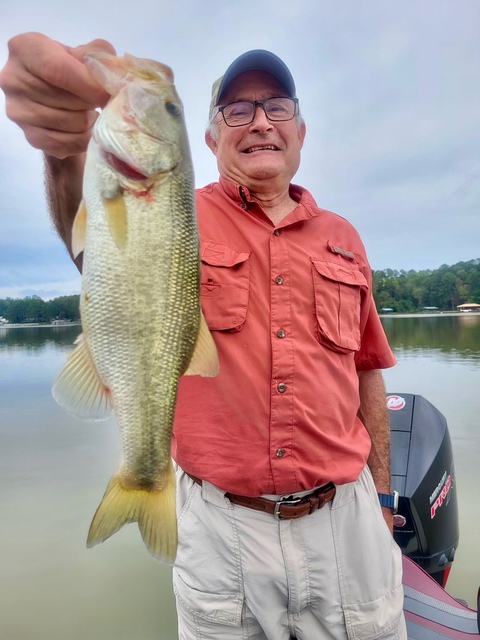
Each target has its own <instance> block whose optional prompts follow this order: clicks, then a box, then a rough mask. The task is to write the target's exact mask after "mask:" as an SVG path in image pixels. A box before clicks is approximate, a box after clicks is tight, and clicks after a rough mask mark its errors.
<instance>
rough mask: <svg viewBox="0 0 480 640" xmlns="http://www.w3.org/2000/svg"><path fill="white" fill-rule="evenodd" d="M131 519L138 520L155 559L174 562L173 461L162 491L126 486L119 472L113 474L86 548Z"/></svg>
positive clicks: (175, 543)
mask: <svg viewBox="0 0 480 640" xmlns="http://www.w3.org/2000/svg"><path fill="white" fill-rule="evenodd" d="M129 522H138V528H139V529H140V532H141V534H142V538H143V541H144V542H145V545H146V547H147V549H148V550H149V552H150V553H151V554H152V556H153V557H154V558H157V560H160V562H165V563H167V564H172V563H173V561H174V560H175V556H176V553H177V515H176V509H175V473H174V471H173V466H172V463H171V462H170V465H169V469H168V474H167V483H166V486H165V488H164V489H162V490H161V491H146V490H145V489H125V488H124V487H123V486H122V483H121V479H120V477H119V476H118V475H114V476H113V477H112V479H111V480H110V482H109V484H108V487H107V490H106V491H105V495H104V496H103V500H102V502H101V503H100V506H99V507H98V509H97V511H96V513H95V515H94V517H93V520H92V524H91V525H90V530H89V532H88V537H87V547H94V546H95V545H96V544H98V543H100V542H103V541H104V540H106V539H107V538H110V536H112V535H113V534H114V533H116V532H117V531H118V530H119V529H121V528H122V527H123V525H124V524H127V523H129Z"/></svg>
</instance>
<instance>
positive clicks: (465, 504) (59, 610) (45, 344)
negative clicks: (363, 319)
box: [0, 314, 480, 640]
mask: <svg viewBox="0 0 480 640" xmlns="http://www.w3.org/2000/svg"><path fill="white" fill-rule="evenodd" d="M383 322H384V326H385V330H386V332H387V334H388V336H389V339H390V342H391V345H392V347H393V349H394V351H395V353H396V356H397V359H398V365H397V366H396V367H394V368H392V369H390V370H387V371H385V373H384V375H385V381H386V385H387V389H388V390H389V391H390V392H397V393H416V394H420V395H423V396H424V397H425V398H427V399H428V400H429V401H430V402H432V403H433V404H434V405H435V406H436V407H437V408H438V409H439V410H440V411H441V412H442V413H443V414H444V415H445V417H446V418H447V421H448V423H449V428H450V435H451V438H452V445H453V450H454V457H455V469H456V474H457V490H458V498H459V510H460V545H459V549H458V552H457V556H456V559H455V562H454V564H453V568H452V571H451V574H450V578H449V581H448V585H447V586H448V591H449V592H450V593H452V595H454V596H456V597H460V598H463V599H464V600H466V601H467V602H468V603H469V604H470V605H471V606H475V600H476V591H477V587H478V585H479V584H480V558H479V554H478V532H477V529H476V527H477V526H478V523H479V522H480V500H479V499H478V495H477V490H478V488H479V486H480V482H479V481H480V464H479V460H478V457H479V451H480V430H479V429H478V426H477V423H478V406H479V386H480V385H479V382H480V316H479V315H470V314H465V315H464V316H461V317H450V316H449V317H447V316H441V315H438V316H437V317H433V318H427V317H416V318H393V317H391V318H385V319H384V320H383ZM78 333H79V327H72V326H67V327H55V328H20V329H5V328H0V438H1V440H0V442H1V446H0V487H1V489H0V509H1V514H0V522H1V526H0V638H1V640H4V639H5V640H65V639H68V640H175V638H176V623H175V604H174V598H173V595H172V590H171V586H170V576H171V572H170V569H169V568H168V567H166V566H163V565H160V564H159V563H157V562H156V561H154V560H153V559H152V558H151V557H150V555H149V554H148V553H147V551H146V550H145V548H144V545H143V542H142V541H141V538H140V534H139V532H138V529H137V527H136V526H135V525H132V526H129V527H125V528H124V529H122V530H121V531H120V532H119V533H117V534H116V535H115V536H113V537H112V538H111V539H110V540H108V541H107V542H106V543H105V544H102V545H99V546H97V547H95V548H94V549H89V550H87V549H86V548H85V540H86V533H87V530H88V526H89V524H90V521H91V518H92V516H93V513H94V511H95V509H96V507H97V505H98V503H99V501H100V498H101V496H102V494H103V491H104V489H105V487H106V485H107V482H108V480H109V478H110V475H111V473H112V472H113V470H114V469H115V467H116V464H117V461H118V457H119V443H118V436H117V431H116V426H115V423H114V421H113V420H111V421H108V422H100V423H88V422H83V421H81V420H77V419H75V418H73V417H72V416H70V415H68V414H66V413H65V412H64V411H63V410H62V409H60V408H59V407H57V406H56V404H55V402H54V401H53V399H52V396H51V386H52V382H53V380H54V378H55V376H56V374H57V372H58V371H59V370H60V368H61V367H62V365H63V363H64V361H65V358H66V356H67V354H68V352H69V351H70V350H71V345H72V343H73V341H74V339H75V338H76V336H77V334H78Z"/></svg>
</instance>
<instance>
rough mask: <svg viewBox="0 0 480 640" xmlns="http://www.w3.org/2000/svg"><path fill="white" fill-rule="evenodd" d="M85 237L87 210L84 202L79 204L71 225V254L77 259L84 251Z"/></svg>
mask: <svg viewBox="0 0 480 640" xmlns="http://www.w3.org/2000/svg"><path fill="white" fill-rule="evenodd" d="M86 235H87V208H86V206H85V201H84V200H82V201H81V202H80V206H79V207H78V211H77V213H76V214H75V219H74V221H73V225H72V253H73V257H74V258H77V257H78V255H79V254H80V253H82V251H83V250H84V249H85V238H86Z"/></svg>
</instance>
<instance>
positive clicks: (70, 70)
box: [9, 34, 113, 108]
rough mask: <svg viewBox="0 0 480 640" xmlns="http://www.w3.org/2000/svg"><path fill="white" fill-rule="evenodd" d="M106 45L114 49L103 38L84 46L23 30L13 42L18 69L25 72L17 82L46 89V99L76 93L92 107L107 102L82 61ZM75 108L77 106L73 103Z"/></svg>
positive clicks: (12, 46)
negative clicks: (67, 43) (71, 46)
mask: <svg viewBox="0 0 480 640" xmlns="http://www.w3.org/2000/svg"><path fill="white" fill-rule="evenodd" d="M27 36H28V39H27ZM27 44H28V50H26V47H27ZM105 48H109V49H110V51H111V50H112V49H113V47H111V45H109V46H108V43H105V41H100V40H95V41H93V43H89V44H88V45H83V46H82V47H76V48H69V47H65V46H64V45H62V44H60V43H59V42H55V41H54V40H50V39H49V38H47V37H46V36H43V35H42V34H23V35H22V36H16V37H15V38H12V40H10V42H9V53H10V58H11V59H13V60H16V61H17V67H18V72H19V73H20V74H21V75H20V78H19V80H18V82H17V85H21V82H24V83H25V84H26V86H27V87H28V88H29V89H30V90H33V91H35V92H37V94H38V93H39V92H40V91H45V90H46V94H44V95H45V100H49V101H51V100H54V99H56V98H58V96H60V97H62V96H64V97H65V98H67V97H68V96H69V95H72V96H75V97H76V98H78V99H80V100H81V101H82V107H83V108H85V106H86V105H88V106H89V107H91V108H94V107H98V106H104V105H105V104H106V102H107V100H108V98H109V96H108V94H107V93H106V92H105V90H104V89H103V88H102V87H101V86H100V85H99V84H98V83H97V82H96V81H95V80H94V79H93V78H92V77H91V75H90V73H89V72H88V70H87V68H86V67H85V65H84V64H83V63H82V61H81V60H82V59H83V57H84V55H85V54H86V53H87V52H88V51H89V50H92V51H98V50H99V49H102V50H105ZM62 92H64V93H62ZM75 106H76V105H75ZM72 108H75V107H74V106H73V103H72Z"/></svg>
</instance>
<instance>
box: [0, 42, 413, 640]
mask: <svg viewBox="0 0 480 640" xmlns="http://www.w3.org/2000/svg"><path fill="white" fill-rule="evenodd" d="M94 49H105V50H108V51H112V47H111V45H110V44H109V43H106V42H104V41H94V42H93V43H90V44H89V45H86V46H83V47H77V48H76V49H72V48H68V47H65V46H63V45H61V44H59V43H57V42H54V41H52V40H50V39H48V38H46V37H45V36H42V35H40V34H24V35H22V36H18V37H16V38H14V39H13V40H12V41H11V42H10V57H9V61H8V63H7V65H6V66H5V68H4V69H3V71H2V74H1V78H0V83H1V86H2V88H3V90H4V91H5V93H6V96H7V114H8V116H9V117H10V118H11V119H12V120H14V121H15V122H17V124H19V125H20V126H21V127H22V129H23V131H24V132H25V136H26V137H27V140H28V141H29V142H30V143H31V144H32V145H33V146H34V147H37V148H39V149H42V150H43V151H44V153H45V160H46V173H47V180H48V196H49V202H50V206H51V211H52V216H53V219H54V221H55V224H56V227H57V229H58V231H59V233H60V235H61V236H62V238H63V240H64V242H65V243H66V244H67V246H68V247H69V248H70V228H71V224H72V219H73V217H74V215H75V212H76V209H77V206H78V203H79V200H80V197H81V178H82V169H83V160H84V152H85V149H86V146H87V143H88V139H89V136H90V131H91V127H92V125H93V123H94V121H95V118H96V113H95V108H96V107H98V106H103V105H104V104H105V102H106V100H107V99H108V96H106V95H105V94H104V93H103V92H102V91H101V90H100V89H99V87H98V86H97V85H96V84H95V82H94V81H93V80H92V79H91V78H90V77H89V75H88V73H87V71H86V69H85V67H84V66H83V64H82V62H81V60H82V58H83V56H84V54H85V53H86V52H88V51H90V50H94ZM305 130H306V129H305V124H304V122H303V119H302V117H301V115H300V111H299V103H298V99H297V97H296V89H295V83H294V80H293V78H292V76H291V74H290V71H289V70H288V68H287V67H286V66H285V64H284V63H283V62H282V61H281V60H280V59H279V58H278V57H277V56H275V55H274V54H272V53H270V52H267V51H262V50H255V51H249V52H247V53H245V54H243V55H242V56H240V57H239V58H237V60H235V61H234V62H233V63H232V64H231V65H230V67H229V68H228V69H227V71H226V72H225V74H224V76H222V78H220V79H219V80H218V81H217V82H216V83H215V84H214V86H213V91H212V102H211V106H210V123H209V127H208V129H207V132H206V136H205V138H206V142H207V145H208V146H209V148H210V149H211V150H212V152H213V153H214V154H215V156H216V158H217V162H218V169H219V173H220V179H219V182H216V183H212V184H210V185H208V186H206V187H204V188H203V189H199V190H198V191H197V212H198V220H199V228H200V238H201V259H202V291H201V294H202V308H203V312H204V315H205V317H206V319H207V322H208V324H209V327H210V329H211V331H212V334H213V336H214V339H215V342H216V345H217V348H218V352H219V357H220V365H221V373H220V375H219V376H218V377H217V378H215V379H204V378H199V377H190V378H188V379H187V378H185V379H182V381H181V383H180V387H179V395H178V404H177V413H176V419H175V428H174V439H173V447H172V455H173V457H174V459H175V460H176V462H177V464H178V475H177V484H178V526H179V548H178V554H177V559H176V562H175V567H174V590H175V595H176V599H177V609H178V620H179V637H180V638H181V639H185V640H186V639H188V640H190V639H192V640H193V639H200V638H222V639H224V640H232V639H233V638H255V639H257V640H260V639H265V638H268V639H269V640H288V639H289V638H292V637H293V638H298V639H302V640H313V639H315V640H319V639H323V638H325V639H326V638H331V639H335V640H339V639H342V638H356V639H362V638H363V639H365V640H367V639H373V638H384V639H392V640H393V639H398V638H402V639H403V638H406V631H405V624H404V620H403V615H402V605H403V596H402V586H401V558H400V551H399V549H398V547H397V546H396V545H395V543H394V541H393V537H392V535H391V529H392V512H391V509H389V508H388V507H382V506H381V504H384V505H388V504H389V502H390V496H388V495H386V494H389V488H390V471H389V428H388V419H387V416H386V409H385V395H384V386H383V382H382V376H381V373H380V371H379V370H380V369H382V368H385V367H389V366H392V365H393V364H394V363H395V358H394V356H393V354H392V353H391V351H390V349H389V347H388V344H387V341H386V338H385V335H384V332H383V330H382V327H381V324H380V321H379V319H378V316H377V314H376V311H375V306H374V304H373V301H372V295H371V284H372V281H371V272H370V268H369V265H368V262H367V258H366V255H365V250H364V247H363V245H362V243H361V240H360V238H359V236H358V234H357V232H356V231H355V230H354V229H353V228H352V226H351V225H350V224H349V223H348V222H347V221H345V220H344V219H343V218H340V217H339V216H337V215H335V214H333V213H331V212H329V211H325V210H323V209H320V208H319V207H318V206H317V205H316V203H315V201H314V199H313V197H312V196H311V195H310V194H309V193H308V191H306V190H305V189H303V188H302V187H299V186H296V185H293V184H292V183H291V180H292V178H293V176H294V175H295V173H296V171H297V169H298V166H299V163H300V152H301V148H302V145H303V140H304V137H305ZM372 476H373V477H372ZM379 495H380V500H379ZM382 508H383V516H382Z"/></svg>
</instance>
